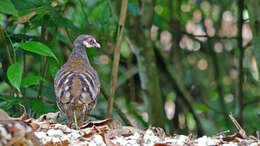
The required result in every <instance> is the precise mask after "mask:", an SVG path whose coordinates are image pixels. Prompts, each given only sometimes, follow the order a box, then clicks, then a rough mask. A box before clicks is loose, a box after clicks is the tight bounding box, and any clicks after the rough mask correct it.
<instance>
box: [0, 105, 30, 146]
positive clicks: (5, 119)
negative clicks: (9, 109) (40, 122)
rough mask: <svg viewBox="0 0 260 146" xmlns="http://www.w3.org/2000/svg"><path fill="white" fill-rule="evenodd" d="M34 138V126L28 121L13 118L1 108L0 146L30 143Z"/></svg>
mask: <svg viewBox="0 0 260 146" xmlns="http://www.w3.org/2000/svg"><path fill="white" fill-rule="evenodd" d="M32 138H33V128H32V126H31V125H30V124H29V123H28V122H26V121H24V120H22V119H20V118H11V117H10V116H9V115H8V114H7V113H6V112H5V111H4V110H2V109H0V146H2V145H3V146H11V145H30V144H31V143H32ZM31 145H32V144H31Z"/></svg>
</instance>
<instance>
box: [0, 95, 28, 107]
mask: <svg viewBox="0 0 260 146" xmlns="http://www.w3.org/2000/svg"><path fill="white" fill-rule="evenodd" d="M0 100H3V102H1V104H0V108H2V109H4V110H9V109H10V108H12V107H13V106H14V105H18V104H19V103H21V102H22V101H23V99H22V98H17V97H13V96H5V97H4V96H0Z"/></svg>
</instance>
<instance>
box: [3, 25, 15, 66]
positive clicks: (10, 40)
mask: <svg viewBox="0 0 260 146" xmlns="http://www.w3.org/2000/svg"><path fill="white" fill-rule="evenodd" d="M4 33H5V35H6V36H7V38H8V40H9V42H10V43H11V46H12V48H13V52H14V53H13V54H14V63H16V49H15V48H14V44H13V41H12V39H11V38H10V35H9V34H8V33H7V32H6V31H5V30H4Z"/></svg>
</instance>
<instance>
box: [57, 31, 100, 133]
mask: <svg viewBox="0 0 260 146" xmlns="http://www.w3.org/2000/svg"><path fill="white" fill-rule="evenodd" d="M92 47H93V48H100V47H101V46H100V44H99V43H98V42H97V41H96V39H95V38H94V37H93V36H91V35H87V34H82V35H80V36H78V37H77V38H76V39H75V40H74V42H73V48H72V52H71V54H70V56H69V58H68V60H67V61H66V62H65V64H64V65H63V66H61V68H60V69H59V70H58V72H57V73H56V75H55V79H54V89H55V94H56V103H57V106H58V108H59V109H60V111H62V112H63V113H65V115H66V116H67V121H68V126H69V127H70V128H74V129H75V128H76V129H79V127H80V126H82V125H83V124H84V122H85V119H86V116H87V115H88V114H89V113H90V112H91V111H92V110H93V109H94V108H95V106H96V104H97V95H98V94H99V92H100V80H99V76H98V73H97V72H96V71H95V69H94V68H93V67H92V66H91V64H90V62H89V59H88V56H87V53H86V49H87V48H92Z"/></svg>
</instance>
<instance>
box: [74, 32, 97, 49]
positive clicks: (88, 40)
mask: <svg viewBox="0 0 260 146" xmlns="http://www.w3.org/2000/svg"><path fill="white" fill-rule="evenodd" d="M78 45H80V46H82V45H83V46H84V47H85V48H92V47H96V48H100V47H101V46H100V44H99V43H98V42H97V41H96V39H95V38H94V37H93V36H91V35H80V36H78V37H77V39H76V40H75V41H74V46H78Z"/></svg>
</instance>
